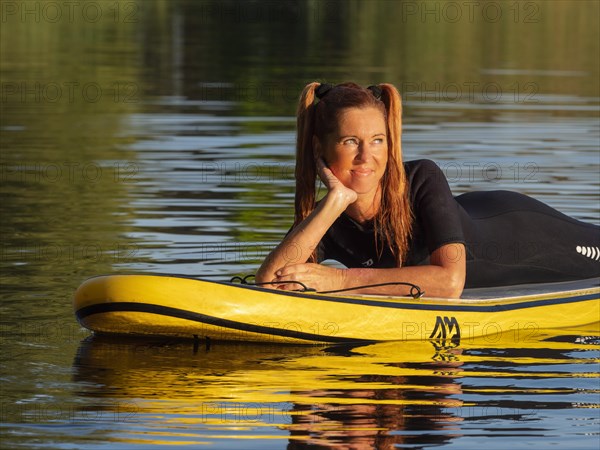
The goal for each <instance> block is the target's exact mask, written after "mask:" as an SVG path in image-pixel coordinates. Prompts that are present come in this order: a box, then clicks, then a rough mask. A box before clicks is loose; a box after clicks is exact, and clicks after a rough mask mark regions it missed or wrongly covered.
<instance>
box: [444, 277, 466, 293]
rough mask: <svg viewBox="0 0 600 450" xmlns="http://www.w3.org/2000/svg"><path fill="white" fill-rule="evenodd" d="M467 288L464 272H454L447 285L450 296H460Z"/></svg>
mask: <svg viewBox="0 0 600 450" xmlns="http://www.w3.org/2000/svg"><path fill="white" fill-rule="evenodd" d="M464 288H465V276H464V274H452V275H451V276H450V280H449V282H448V285H447V292H448V293H447V297H448V298H460V296H461V295H462V293H463V289H464Z"/></svg>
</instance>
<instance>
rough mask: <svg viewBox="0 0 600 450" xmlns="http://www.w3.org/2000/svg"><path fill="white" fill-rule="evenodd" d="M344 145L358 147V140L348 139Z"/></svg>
mask: <svg viewBox="0 0 600 450" xmlns="http://www.w3.org/2000/svg"><path fill="white" fill-rule="evenodd" d="M343 143H344V145H358V141H357V140H356V139H346V140H345V141H344V142H343Z"/></svg>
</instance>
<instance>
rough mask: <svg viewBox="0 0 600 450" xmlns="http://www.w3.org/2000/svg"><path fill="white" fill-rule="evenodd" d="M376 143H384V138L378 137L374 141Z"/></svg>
mask: <svg viewBox="0 0 600 450" xmlns="http://www.w3.org/2000/svg"><path fill="white" fill-rule="evenodd" d="M373 143H374V144H383V139H382V138H377V139H375V140H374V141H373Z"/></svg>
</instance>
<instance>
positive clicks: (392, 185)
mask: <svg viewBox="0 0 600 450" xmlns="http://www.w3.org/2000/svg"><path fill="white" fill-rule="evenodd" d="M320 85H321V84H320V83H316V82H315V83H309V84H307V85H306V86H305V87H304V89H303V90H302V94H301V95H300V101H299V103H298V111H297V129H296V133H297V136H296V171H295V175H296V197H295V217H294V226H295V225H297V224H299V223H300V222H302V221H303V220H304V219H305V218H306V217H308V215H309V214H310V213H311V212H312V211H313V210H314V209H315V205H316V188H315V184H316V181H317V167H316V163H315V158H314V153H313V136H316V137H317V138H318V139H319V140H320V141H321V142H325V138H326V136H327V135H328V134H329V133H331V132H333V131H335V127H336V126H337V122H338V116H339V114H340V112H341V111H342V110H344V109H347V108H368V107H374V108H377V109H379V110H380V111H381V112H382V114H383V115H384V118H385V120H386V124H387V142H388V162H387V167H386V171H385V174H384V176H383V178H382V179H381V204H380V205H379V209H378V210H377V212H376V214H375V217H374V227H375V235H376V242H375V245H377V243H378V242H380V241H381V242H384V243H387V245H389V246H390V248H391V250H392V252H393V253H394V256H395V258H396V263H397V264H398V267H400V266H401V265H402V262H403V260H404V258H405V257H406V253H407V252H408V244H409V239H410V236H411V228H412V221H413V214H412V210H411V207H410V201H409V192H408V183H407V179H406V172H405V171H404V165H403V163H402V142H401V135H402V100H401V98H400V93H399V92H398V90H397V89H396V88H395V87H394V86H393V85H391V84H388V83H383V84H379V85H377V86H376V87H377V88H378V89H380V90H381V98H380V99H378V98H376V97H375V95H374V94H373V92H372V91H371V90H369V89H365V88H362V87H360V86H358V85H357V84H355V83H342V84H339V85H336V86H334V87H332V88H331V89H330V90H329V91H328V92H327V93H326V94H325V95H322V99H321V100H319V101H317V102H315V97H316V94H315V90H316V89H317V88H318V87H319V86H320ZM379 250H380V251H381V250H382V249H379ZM311 260H312V261H314V260H315V254H313V255H312V257H311Z"/></svg>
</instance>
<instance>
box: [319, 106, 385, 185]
mask: <svg viewBox="0 0 600 450" xmlns="http://www.w3.org/2000/svg"><path fill="white" fill-rule="evenodd" d="M323 144H324V145H320V143H319V141H318V140H316V150H317V153H319V154H320V155H321V156H322V157H323V159H324V160H325V163H326V164H327V165H328V166H329V168H330V169H331V171H332V172H333V174H334V175H335V176H336V177H337V178H338V179H339V180H340V181H341V182H342V183H343V184H344V186H346V187H347V188H349V189H352V190H353V191H355V192H356V193H357V194H374V193H375V192H376V191H377V188H378V187H379V182H380V180H381V178H382V177H383V174H384V173H385V168H386V165H387V160H388V141H387V129H386V123H385V119H384V116H383V114H382V113H381V111H380V110H378V109H377V108H372V107H369V108H348V109H345V110H343V111H341V113H340V116H339V121H338V124H337V130H336V131H334V132H333V133H331V134H330V135H329V136H327V138H326V139H325V142H324V143H323Z"/></svg>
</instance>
